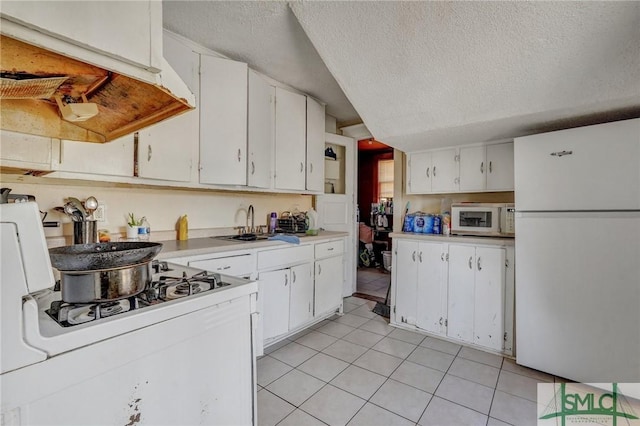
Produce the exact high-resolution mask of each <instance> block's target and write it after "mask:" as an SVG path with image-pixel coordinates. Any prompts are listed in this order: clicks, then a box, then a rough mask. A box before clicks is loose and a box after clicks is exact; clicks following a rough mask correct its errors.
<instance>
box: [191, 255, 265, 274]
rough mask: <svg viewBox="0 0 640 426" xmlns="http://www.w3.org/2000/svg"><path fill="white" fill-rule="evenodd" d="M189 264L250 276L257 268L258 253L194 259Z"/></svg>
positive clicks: (213, 270) (209, 269)
mask: <svg viewBox="0 0 640 426" xmlns="http://www.w3.org/2000/svg"><path fill="white" fill-rule="evenodd" d="M189 266H192V267H194V268H200V269H205V270H207V271H212V272H220V273H221V274H227V275H234V276H237V277H243V276H249V275H251V274H253V273H254V272H255V270H256V255H255V254H254V253H247V254H242V255H237V256H227V257H218V258H215V259H202V260H192V261H190V262H189Z"/></svg>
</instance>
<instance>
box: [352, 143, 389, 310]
mask: <svg viewBox="0 0 640 426" xmlns="http://www.w3.org/2000/svg"><path fill="white" fill-rule="evenodd" d="M358 209H359V233H358V235H359V238H358V239H359V250H358V255H359V259H358V268H357V272H356V275H357V278H356V294H355V295H356V296H359V297H362V298H366V299H370V300H375V301H378V302H384V300H385V299H386V298H387V293H388V290H389V288H390V285H391V273H390V267H391V252H390V250H391V238H390V237H389V234H390V233H391V231H392V228H393V148H392V147H390V146H388V145H385V144H383V143H381V142H379V141H376V140H375V139H374V138H368V139H362V140H359V141H358ZM385 266H386V267H385Z"/></svg>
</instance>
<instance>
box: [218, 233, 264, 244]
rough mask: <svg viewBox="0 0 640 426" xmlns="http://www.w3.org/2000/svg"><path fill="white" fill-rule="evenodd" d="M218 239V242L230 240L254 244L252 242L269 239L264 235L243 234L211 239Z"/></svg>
mask: <svg viewBox="0 0 640 426" xmlns="http://www.w3.org/2000/svg"><path fill="white" fill-rule="evenodd" d="M211 238H216V239H218V240H228V241H244V242H252V241H262V240H266V239H267V238H269V236H268V235H264V234H241V235H223V236H222V237H211Z"/></svg>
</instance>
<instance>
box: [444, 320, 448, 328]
mask: <svg viewBox="0 0 640 426" xmlns="http://www.w3.org/2000/svg"><path fill="white" fill-rule="evenodd" d="M444 326H445V327H448V326H449V320H448V319H445V320H444Z"/></svg>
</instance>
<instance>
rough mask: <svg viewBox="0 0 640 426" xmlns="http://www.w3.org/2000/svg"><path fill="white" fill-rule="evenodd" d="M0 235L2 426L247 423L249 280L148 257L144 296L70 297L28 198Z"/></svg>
mask: <svg viewBox="0 0 640 426" xmlns="http://www.w3.org/2000/svg"><path fill="white" fill-rule="evenodd" d="M0 237H1V241H2V245H1V248H0V249H1V265H0V266H1V267H0V279H1V280H0V309H1V310H0V320H1V321H2V323H1V327H2V330H1V331H2V337H1V339H2V341H1V353H0V371H1V375H0V408H1V412H2V422H1V424H2V425H10V424H29V425H32V424H65V425H69V424H83V425H90V424H132V425H133V424H196V423H199V424H220V425H223V424H255V418H256V417H255V355H254V347H255V345H254V334H255V327H256V324H257V313H256V294H257V284H256V283H255V282H252V281H249V280H246V279H242V278H237V277H231V276H226V275H222V274H218V273H211V272H206V271H202V270H199V269H195V268H190V267H185V266H181V265H176V264H172V263H166V262H155V261H154V263H153V264H152V269H153V271H152V283H151V284H150V285H148V286H147V287H146V288H145V290H144V291H142V292H141V293H139V294H137V295H134V296H130V297H127V298H123V299H120V300H117V301H114V302H109V303H103V304H69V303H65V302H63V301H62V300H61V294H60V291H55V290H54V284H55V282H54V278H53V273H52V268H51V263H50V260H49V256H48V251H47V248H46V243H45V239H44V231H43V229H42V225H41V223H40V215H39V212H38V208H37V205H36V204H35V203H21V204H3V205H1V206H0ZM169 395H171V398H172V402H171V403H169V400H168V397H169ZM175 404H178V406H180V407H181V409H180V410H174V409H173V408H172V407H174V406H175Z"/></svg>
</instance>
